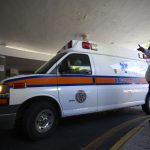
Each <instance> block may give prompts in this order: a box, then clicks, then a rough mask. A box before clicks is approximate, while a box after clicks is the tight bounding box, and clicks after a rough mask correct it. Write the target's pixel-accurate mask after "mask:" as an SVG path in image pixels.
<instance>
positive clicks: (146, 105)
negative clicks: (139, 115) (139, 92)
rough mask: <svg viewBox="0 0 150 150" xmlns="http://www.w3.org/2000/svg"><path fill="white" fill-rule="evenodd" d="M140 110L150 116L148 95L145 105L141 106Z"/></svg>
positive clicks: (148, 95)
mask: <svg viewBox="0 0 150 150" xmlns="http://www.w3.org/2000/svg"><path fill="white" fill-rule="evenodd" d="M142 109H143V111H144V112H145V113H146V114H147V115H150V93H148V94H147V95H146V99H145V104H144V105H142Z"/></svg>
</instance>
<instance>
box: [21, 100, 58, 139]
mask: <svg viewBox="0 0 150 150" xmlns="http://www.w3.org/2000/svg"><path fill="white" fill-rule="evenodd" d="M58 118H59V117H58V111H57V110H56V108H55V106H54V105H53V104H52V103H48V102H36V103H33V104H32V105H31V106H30V107H29V108H28V109H27V110H26V112H25V115H24V117H23V129H24V133H25V135H26V136H27V137H28V138H30V139H32V140H37V139H40V138H43V137H45V136H47V135H49V134H51V133H52V132H53V131H54V129H55V128H56V126H57V123H58Z"/></svg>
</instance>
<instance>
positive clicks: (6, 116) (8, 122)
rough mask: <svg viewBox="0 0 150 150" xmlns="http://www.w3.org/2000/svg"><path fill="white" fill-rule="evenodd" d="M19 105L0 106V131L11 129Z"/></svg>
mask: <svg viewBox="0 0 150 150" xmlns="http://www.w3.org/2000/svg"><path fill="white" fill-rule="evenodd" d="M18 108H19V105H8V106H0V129H9V128H13V126H14V123H15V119H16V113H17V110H18Z"/></svg>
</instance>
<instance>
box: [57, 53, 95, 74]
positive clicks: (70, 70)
mask: <svg viewBox="0 0 150 150" xmlns="http://www.w3.org/2000/svg"><path fill="white" fill-rule="evenodd" d="M59 73H60V74H92V69H91V64H90V60H89V56H88V55H86V54H70V55H69V56H67V58H65V59H64V60H63V61H62V62H61V64H60V65H59Z"/></svg>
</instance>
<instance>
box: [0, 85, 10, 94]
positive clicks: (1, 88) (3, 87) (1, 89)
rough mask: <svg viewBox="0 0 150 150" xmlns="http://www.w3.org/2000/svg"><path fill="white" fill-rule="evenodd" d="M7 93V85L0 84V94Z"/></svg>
mask: <svg viewBox="0 0 150 150" xmlns="http://www.w3.org/2000/svg"><path fill="white" fill-rule="evenodd" d="M6 93H7V94H8V93H9V88H8V86H7V85H0V94H6Z"/></svg>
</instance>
